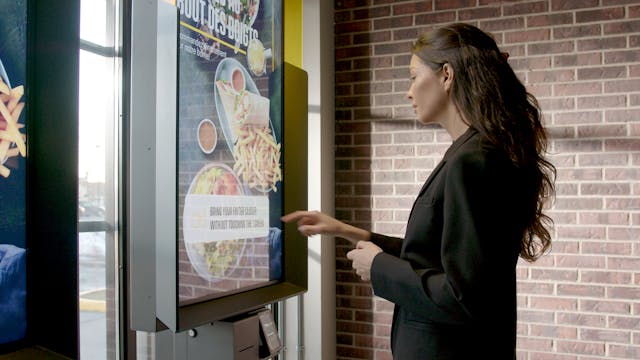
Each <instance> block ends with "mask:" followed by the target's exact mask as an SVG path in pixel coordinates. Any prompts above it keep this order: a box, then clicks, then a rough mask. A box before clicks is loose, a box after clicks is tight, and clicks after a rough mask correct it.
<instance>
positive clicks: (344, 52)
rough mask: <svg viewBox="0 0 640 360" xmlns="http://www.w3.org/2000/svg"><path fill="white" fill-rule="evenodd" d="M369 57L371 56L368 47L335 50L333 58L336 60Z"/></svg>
mask: <svg viewBox="0 0 640 360" xmlns="http://www.w3.org/2000/svg"><path fill="white" fill-rule="evenodd" d="M369 55H371V47H370V46H352V47H346V48H339V49H336V50H335V57H336V59H338V60H342V59H347V58H353V57H359V56H369Z"/></svg>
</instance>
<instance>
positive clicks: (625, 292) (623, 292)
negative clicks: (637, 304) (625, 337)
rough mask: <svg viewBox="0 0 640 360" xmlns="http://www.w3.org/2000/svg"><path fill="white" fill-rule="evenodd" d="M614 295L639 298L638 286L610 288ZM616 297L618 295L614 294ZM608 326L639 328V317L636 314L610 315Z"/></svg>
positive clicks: (632, 298)
mask: <svg viewBox="0 0 640 360" xmlns="http://www.w3.org/2000/svg"><path fill="white" fill-rule="evenodd" d="M611 292H612V293H615V294H612V295H614V296H616V295H619V296H621V297H622V298H625V299H631V300H634V299H638V298H640V288H614V289H611ZM616 297H618V296H616ZM609 327H610V328H612V329H629V330H637V329H640V317H637V316H632V317H631V316H629V317H627V316H610V317H609Z"/></svg>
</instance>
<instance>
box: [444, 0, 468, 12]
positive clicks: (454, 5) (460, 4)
mask: <svg viewBox="0 0 640 360" xmlns="http://www.w3.org/2000/svg"><path fill="white" fill-rule="evenodd" d="M475 5H476V0H434V9H435V10H450V9H460V8H465V7H471V6H475Z"/></svg>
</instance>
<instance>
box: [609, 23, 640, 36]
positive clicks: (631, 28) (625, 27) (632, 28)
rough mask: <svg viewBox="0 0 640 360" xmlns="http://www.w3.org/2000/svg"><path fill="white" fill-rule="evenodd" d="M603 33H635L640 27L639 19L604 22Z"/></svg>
mask: <svg viewBox="0 0 640 360" xmlns="http://www.w3.org/2000/svg"><path fill="white" fill-rule="evenodd" d="M602 29H603V32H604V34H605V35H609V34H623V33H632V34H637V33H638V29H640V20H632V21H621V22H613V23H605V24H603V25H602Z"/></svg>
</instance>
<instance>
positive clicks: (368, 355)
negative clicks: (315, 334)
mask: <svg viewBox="0 0 640 360" xmlns="http://www.w3.org/2000/svg"><path fill="white" fill-rule="evenodd" d="M336 355H338V356H339V357H346V358H349V359H372V358H373V351H372V350H370V349H363V348H355V347H347V346H338V347H337V348H336Z"/></svg>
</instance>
